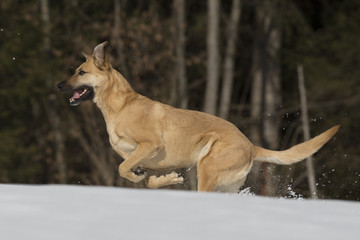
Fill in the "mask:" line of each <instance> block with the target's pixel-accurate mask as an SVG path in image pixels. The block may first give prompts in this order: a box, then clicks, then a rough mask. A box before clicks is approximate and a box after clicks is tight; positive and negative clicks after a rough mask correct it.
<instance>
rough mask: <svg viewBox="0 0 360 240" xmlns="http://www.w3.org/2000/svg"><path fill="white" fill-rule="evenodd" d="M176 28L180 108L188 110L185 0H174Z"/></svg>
mask: <svg viewBox="0 0 360 240" xmlns="http://www.w3.org/2000/svg"><path fill="white" fill-rule="evenodd" d="M174 13H175V22H176V24H175V26H176V42H175V46H176V59H177V61H176V75H177V82H178V84H179V95H178V96H179V100H180V107H181V108H187V105H188V94H187V82H186V67H185V0H174Z"/></svg>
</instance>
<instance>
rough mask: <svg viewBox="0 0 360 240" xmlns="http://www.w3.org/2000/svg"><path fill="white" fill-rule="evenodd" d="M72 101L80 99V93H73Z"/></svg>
mask: <svg viewBox="0 0 360 240" xmlns="http://www.w3.org/2000/svg"><path fill="white" fill-rule="evenodd" d="M72 98H73V99H79V98H80V93H79V92H78V91H75V92H74V95H73V96H72Z"/></svg>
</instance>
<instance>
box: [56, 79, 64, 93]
mask: <svg viewBox="0 0 360 240" xmlns="http://www.w3.org/2000/svg"><path fill="white" fill-rule="evenodd" d="M64 83H65V81H62V82H59V83H58V84H56V87H57V89H58V90H59V91H61V87H62V86H63V85H64Z"/></svg>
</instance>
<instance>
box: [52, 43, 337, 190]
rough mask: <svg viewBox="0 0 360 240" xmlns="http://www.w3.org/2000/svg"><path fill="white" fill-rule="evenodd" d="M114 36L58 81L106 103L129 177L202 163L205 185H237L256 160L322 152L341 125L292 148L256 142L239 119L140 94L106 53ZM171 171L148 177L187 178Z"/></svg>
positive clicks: (160, 182)
mask: <svg viewBox="0 0 360 240" xmlns="http://www.w3.org/2000/svg"><path fill="white" fill-rule="evenodd" d="M106 45H107V42H104V43H102V44H99V45H98V46H96V47H95V48H94V51H93V54H92V56H87V55H85V57H86V62H84V63H83V64H81V65H80V67H79V68H78V69H77V70H76V72H75V74H74V75H73V76H71V77H70V78H69V79H68V80H66V81H64V82H61V83H59V84H58V85H57V87H58V88H59V90H60V91H61V92H71V93H73V96H72V97H71V98H70V105H72V106H76V105H78V104H80V103H81V102H82V101H86V100H93V101H94V102H95V103H96V105H97V106H98V107H99V108H100V109H101V111H102V113H103V115H104V118H105V121H106V127H107V131H108V133H109V138H110V143H111V146H112V147H113V148H114V150H115V151H116V152H117V153H118V154H119V155H120V156H121V157H123V158H124V159H125V161H124V162H123V163H121V164H120V166H119V173H120V175H121V176H122V177H124V178H127V179H129V180H130V181H133V182H139V181H141V180H143V179H145V178H146V177H147V171H146V170H164V169H166V170H172V169H178V168H190V167H193V166H195V165H197V174H198V190H199V191H222V192H238V190H239V188H240V187H241V186H242V185H243V184H244V182H245V179H246V176H247V174H248V173H249V171H250V169H251V167H252V164H253V161H263V162H269V163H277V164H292V163H296V162H299V161H300V160H302V159H304V158H306V157H308V156H310V155H311V154H313V153H315V152H316V151H317V150H319V148H321V147H322V146H323V145H324V144H325V143H326V142H327V141H329V139H330V138H331V137H332V136H333V135H334V134H335V133H336V132H337V130H338V128H339V126H335V127H333V128H331V129H329V130H327V131H326V132H324V133H322V134H321V135H318V136H317V137H315V138H313V139H311V140H309V141H306V142H304V143H301V144H298V145H296V146H294V147H292V148H290V149H288V150H285V151H271V150H267V149H264V148H261V147H258V146H255V145H253V144H252V143H251V142H250V141H249V140H248V139H247V138H246V137H245V136H244V135H243V134H242V133H241V132H240V131H239V129H238V128H237V127H235V126H234V125H233V124H232V123H230V122H228V121H225V120H224V119H221V118H218V117H216V116H213V115H210V114H207V113H203V112H197V111H190V110H184V109H177V108H174V107H171V106H169V105H166V104H162V103H160V102H157V101H153V100H151V99H149V98H147V97H144V96H142V95H140V94H138V93H136V92H135V91H134V90H133V89H132V88H131V86H130V85H129V83H128V82H127V81H126V79H125V78H124V77H123V76H122V75H121V74H120V73H119V72H117V71H116V70H115V69H113V68H112V66H111V64H110V62H109V61H108V60H107V57H106V55H105V53H104V47H105V46H106ZM183 181H184V179H183V177H181V176H179V174H178V173H176V172H172V173H170V174H166V175H163V176H160V177H157V176H155V175H154V176H149V177H148V178H147V181H146V183H147V186H148V187H150V188H158V187H162V186H165V185H171V184H178V183H183Z"/></svg>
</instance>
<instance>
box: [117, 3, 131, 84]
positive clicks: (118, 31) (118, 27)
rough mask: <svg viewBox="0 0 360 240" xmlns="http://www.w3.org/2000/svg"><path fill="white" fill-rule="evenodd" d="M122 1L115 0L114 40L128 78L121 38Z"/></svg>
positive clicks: (121, 64)
mask: <svg viewBox="0 0 360 240" xmlns="http://www.w3.org/2000/svg"><path fill="white" fill-rule="evenodd" d="M122 26H123V25H122V24H121V3H120V0H114V29H113V42H114V45H115V48H116V54H117V55H118V57H119V59H120V72H121V74H122V75H124V77H125V78H128V77H129V76H128V70H127V66H126V61H125V55H124V52H123V48H124V47H123V46H124V43H123V40H122V39H121V31H120V30H121V27H122Z"/></svg>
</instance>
